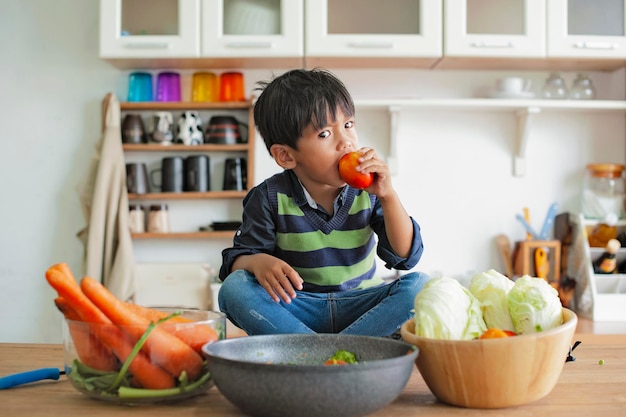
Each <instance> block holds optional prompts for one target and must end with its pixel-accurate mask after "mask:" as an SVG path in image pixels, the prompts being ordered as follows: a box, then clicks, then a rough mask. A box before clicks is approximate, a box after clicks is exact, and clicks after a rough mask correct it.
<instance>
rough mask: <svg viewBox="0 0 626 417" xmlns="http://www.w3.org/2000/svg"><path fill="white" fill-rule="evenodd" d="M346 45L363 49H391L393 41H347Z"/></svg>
mask: <svg viewBox="0 0 626 417" xmlns="http://www.w3.org/2000/svg"><path fill="white" fill-rule="evenodd" d="M348 46H349V47H350V48H363V49H392V48H393V42H367V41H365V42H348Z"/></svg>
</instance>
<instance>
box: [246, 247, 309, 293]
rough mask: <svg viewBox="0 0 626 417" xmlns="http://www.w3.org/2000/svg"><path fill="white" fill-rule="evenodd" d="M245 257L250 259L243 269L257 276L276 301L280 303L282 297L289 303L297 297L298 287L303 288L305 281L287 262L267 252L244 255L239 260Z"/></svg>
mask: <svg viewBox="0 0 626 417" xmlns="http://www.w3.org/2000/svg"><path fill="white" fill-rule="evenodd" d="M244 257H245V258H248V259H246V260H245V263H246V264H247V265H246V267H244V268H243V269H246V270H248V271H250V272H251V273H252V274H253V275H254V276H255V277H256V279H257V281H259V284H261V286H262V287H263V288H265V291H267V293H268V294H269V295H270V297H272V300H274V301H275V302H277V303H278V302H279V301H280V300H281V299H282V300H283V301H284V302H285V303H287V304H289V303H291V300H292V299H293V298H296V289H297V290H301V289H302V283H303V282H304V281H303V280H302V278H301V277H300V274H298V273H297V272H296V270H295V269H293V268H292V267H291V266H289V264H288V263H287V262H285V261H283V260H281V259H278V258H276V257H274V256H272V255H268V254H265V253H258V254H254V255H244V256H240V257H239V258H237V260H239V259H240V258H244Z"/></svg>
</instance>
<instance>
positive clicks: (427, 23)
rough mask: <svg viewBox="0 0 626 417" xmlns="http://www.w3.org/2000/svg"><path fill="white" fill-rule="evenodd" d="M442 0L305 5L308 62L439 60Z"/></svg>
mask: <svg viewBox="0 0 626 417" xmlns="http://www.w3.org/2000/svg"><path fill="white" fill-rule="evenodd" d="M441 9H442V3H441V0H393V1H384V2H383V1H380V0H306V12H305V16H306V36H305V54H306V56H307V58H308V57H348V58H351V57H373V58H380V57H389V58H420V57H434V58H438V57H441V22H442V19H441V13H442V11H441Z"/></svg>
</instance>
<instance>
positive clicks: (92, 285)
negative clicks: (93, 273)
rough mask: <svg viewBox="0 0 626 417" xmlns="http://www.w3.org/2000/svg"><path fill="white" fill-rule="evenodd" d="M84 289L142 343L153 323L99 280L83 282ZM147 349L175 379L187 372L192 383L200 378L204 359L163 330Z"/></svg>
mask: <svg viewBox="0 0 626 417" xmlns="http://www.w3.org/2000/svg"><path fill="white" fill-rule="evenodd" d="M80 288H81V289H82V290H83V293H84V294H85V295H86V296H87V297H88V298H89V299H90V300H91V301H92V302H93V303H94V304H95V305H96V306H97V307H98V308H99V309H100V310H101V311H102V312H103V313H104V314H105V315H106V316H107V317H108V318H109V319H110V320H111V321H112V322H113V323H115V324H117V325H118V326H124V327H123V330H124V332H125V333H127V334H128V335H130V336H131V338H132V339H133V340H139V338H140V337H141V336H142V335H143V334H144V333H145V331H146V329H147V328H148V326H149V325H150V323H151V322H150V320H148V319H146V318H144V317H142V316H140V315H138V314H137V313H135V312H133V311H132V310H131V309H129V308H128V307H127V306H126V303H125V302H123V301H122V300H120V299H119V298H117V297H116V296H115V295H113V294H112V293H111V292H110V291H109V290H108V289H107V288H106V287H105V286H104V285H102V284H101V283H100V282H98V281H96V280H95V279H93V278H91V277H84V278H83V279H82V280H81V281H80ZM143 349H145V350H146V352H147V353H148V355H149V357H150V358H151V359H152V360H153V361H154V362H155V363H157V364H159V365H160V366H161V367H163V368H164V369H165V370H167V371H168V372H169V373H170V374H172V375H173V376H175V377H179V376H180V375H181V373H182V372H183V371H186V372H187V376H188V377H189V379H190V380H191V381H194V380H196V379H197V378H198V377H199V376H200V373H201V371H202V364H203V359H202V356H201V355H200V354H198V352H196V351H194V350H193V349H192V348H191V346H189V345H188V344H186V343H185V342H183V341H182V340H180V339H179V338H177V337H176V336H174V335H172V334H170V333H168V332H166V331H165V330H163V329H161V328H160V327H159V326H157V327H155V328H154V329H153V330H152V333H150V336H148V340H147V341H146V344H145V345H144V348H143Z"/></svg>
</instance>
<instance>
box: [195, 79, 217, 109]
mask: <svg viewBox="0 0 626 417" xmlns="http://www.w3.org/2000/svg"><path fill="white" fill-rule="evenodd" d="M218 94H219V91H218V88H217V77H216V76H215V74H213V73H212V72H196V73H194V74H193V77H192V79H191V101H200V102H204V101H217V99H218Z"/></svg>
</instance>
